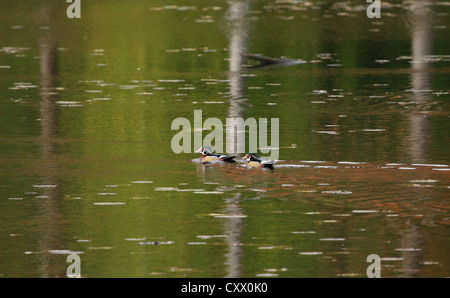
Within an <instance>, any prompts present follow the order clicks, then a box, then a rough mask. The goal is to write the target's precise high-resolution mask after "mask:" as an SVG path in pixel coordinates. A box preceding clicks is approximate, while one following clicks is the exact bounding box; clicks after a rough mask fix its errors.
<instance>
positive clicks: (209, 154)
mask: <svg viewBox="0 0 450 298" xmlns="http://www.w3.org/2000/svg"><path fill="white" fill-rule="evenodd" d="M195 152H196V153H201V154H202V156H201V157H200V161H202V162H209V161H223V162H235V160H234V158H235V157H236V156H229V155H226V154H219V153H214V149H213V148H211V147H209V146H202V147H200V149H198V150H197V151H195Z"/></svg>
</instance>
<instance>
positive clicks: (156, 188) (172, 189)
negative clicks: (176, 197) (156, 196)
mask: <svg viewBox="0 0 450 298" xmlns="http://www.w3.org/2000/svg"><path fill="white" fill-rule="evenodd" d="M177 190H178V187H171V186H167V187H165V186H164V187H155V191H177Z"/></svg>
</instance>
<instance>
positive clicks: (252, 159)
mask: <svg viewBox="0 0 450 298" xmlns="http://www.w3.org/2000/svg"><path fill="white" fill-rule="evenodd" d="M242 159H244V160H245V161H246V162H247V167H256V168H268V169H273V164H274V163H275V162H274V161H273V160H267V159H261V158H260V157H259V156H258V154H256V153H247V154H246V155H245V156H244V157H243V158H242Z"/></svg>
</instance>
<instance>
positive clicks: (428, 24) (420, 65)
mask: <svg viewBox="0 0 450 298" xmlns="http://www.w3.org/2000/svg"><path fill="white" fill-rule="evenodd" d="M408 19H409V23H410V26H411V45H412V46H411V47H412V49H411V51H412V54H411V55H412V64H411V65H412V74H411V87H412V94H413V95H412V96H413V100H414V103H415V104H416V105H417V106H418V107H419V108H423V107H425V106H426V104H427V102H428V101H429V94H430V92H429V90H431V77H430V73H429V71H428V68H429V65H428V63H427V61H426V57H427V55H432V53H433V52H432V51H433V49H432V46H433V30H432V29H433V28H432V26H433V24H432V21H433V15H432V10H431V6H430V5H429V4H427V3H424V2H422V1H414V2H413V3H412V4H411V5H410V7H409V11H408ZM417 112H418V111H413V113H411V115H410V116H409V122H410V135H409V148H410V157H411V159H412V162H415V163H426V162H427V159H428V156H427V142H428V138H429V126H430V125H429V119H428V117H425V116H424V115H420V114H417Z"/></svg>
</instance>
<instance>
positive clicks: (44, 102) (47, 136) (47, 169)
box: [39, 4, 65, 277]
mask: <svg viewBox="0 0 450 298" xmlns="http://www.w3.org/2000/svg"><path fill="white" fill-rule="evenodd" d="M52 10H53V7H52V6H51V5H50V4H45V5H44V6H43V7H42V9H41V10H40V11H39V21H40V23H41V26H43V25H46V26H48V25H50V23H51V20H52ZM39 43H40V73H41V103H40V118H41V160H42V161H41V170H42V182H41V183H42V184H43V185H47V186H52V187H43V190H44V193H43V195H44V199H42V204H41V208H42V210H41V212H42V214H43V218H42V221H41V235H40V239H39V246H40V250H41V252H43V253H42V254H40V261H41V266H40V271H41V274H42V277H62V276H63V274H64V273H65V270H58V269H60V268H58V266H55V264H53V262H52V259H51V255H48V251H49V250H52V249H59V248H60V246H61V236H62V233H61V229H60V226H59V224H58V222H59V219H60V217H61V210H60V209H61V206H60V202H59V198H60V197H61V194H60V190H59V185H58V178H57V177H58V173H57V168H58V165H57V163H56V161H55V156H54V153H55V143H54V139H55V137H56V136H57V128H58V120H57V119H58V118H57V111H56V103H55V102H56V100H57V97H56V95H55V93H54V87H55V86H56V81H57V76H58V71H57V65H58V64H57V63H58V59H57V58H58V57H57V42H56V37H55V31H54V28H50V30H41V31H40V35H39ZM55 185H56V186H57V187H53V186H55ZM64 261H65V260H64Z"/></svg>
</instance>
